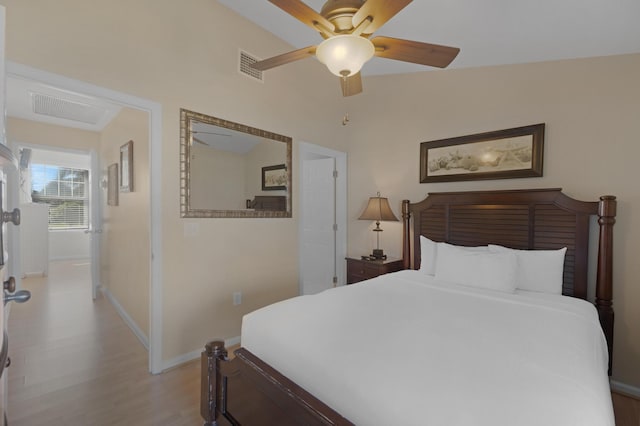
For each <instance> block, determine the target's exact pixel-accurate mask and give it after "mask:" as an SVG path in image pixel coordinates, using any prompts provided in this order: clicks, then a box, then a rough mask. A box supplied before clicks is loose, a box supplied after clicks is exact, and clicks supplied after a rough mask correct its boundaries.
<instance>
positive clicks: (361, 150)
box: [346, 51, 640, 386]
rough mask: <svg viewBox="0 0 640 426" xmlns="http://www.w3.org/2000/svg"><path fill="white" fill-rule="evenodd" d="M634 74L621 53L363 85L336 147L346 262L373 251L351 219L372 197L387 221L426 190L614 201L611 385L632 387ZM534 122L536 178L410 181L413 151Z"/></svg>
mask: <svg viewBox="0 0 640 426" xmlns="http://www.w3.org/2000/svg"><path fill="white" fill-rule="evenodd" d="M462 53H463V54H464V51H463V52H462ZM639 75H640V55H630V56H613V57H607V58H593V59H586V60H573V61H561V62H549V63H538V64H529V65H514V66H503V67H491V68H478V69H466V70H448V71H444V72H428V73H418V74H411V75H402V76H386V77H376V78H365V79H364V84H365V86H366V89H365V92H364V93H363V94H362V95H360V96H359V97H358V104H357V105H356V108H355V109H354V110H353V111H351V112H350V117H351V118H352V121H351V124H349V126H348V127H350V141H349V144H348V145H347V146H346V148H347V150H348V153H349V193H350V194H351V196H350V198H349V218H350V223H349V253H350V254H353V255H360V254H364V253H367V252H369V251H371V248H372V247H373V245H372V244H375V243H373V242H372V239H371V234H373V232H369V231H368V229H370V227H369V225H370V224H369V223H367V222H364V221H358V220H355V219H356V218H357V217H358V215H359V214H360V213H361V211H362V209H364V206H365V204H366V200H367V199H368V197H370V196H372V195H375V193H376V191H381V193H382V194H383V196H388V197H389V199H390V200H389V201H390V203H391V205H392V207H393V209H394V211H395V213H396V215H398V216H399V213H400V203H401V200H402V199H409V200H411V201H414V202H415V201H419V200H422V199H423V198H424V197H425V195H426V194H427V192H435V191H452V190H455V191H457V190H475V189H511V188H544V187H561V188H563V189H564V191H565V192H566V193H568V194H569V195H571V196H573V197H576V198H578V199H583V200H588V201H591V200H597V199H598V197H599V196H601V195H605V194H613V195H616V196H617V197H618V217H617V223H616V225H615V234H614V238H615V245H614V251H615V259H614V276H613V278H614V307H615V310H616V328H615V353H614V364H613V365H614V369H613V377H614V379H617V380H620V381H622V382H624V383H627V384H631V385H633V386H640V369H639V368H638V364H639V362H640V308H639V304H638V303H639V302H638V301H639V300H640V285H638V277H639V276H640V262H638V261H637V253H640V186H639V185H638V181H640V172H639V170H640V168H639V167H638V164H639V160H640V144H639V143H638V136H637V133H638V119H639V117H640V115H639V112H640V84H638V76H639ZM536 123H546V139H545V152H544V176H543V177H541V178H529V179H516V180H496V181H479V182H457V183H432V184H420V183H419V146H420V142H423V141H429V140H436V139H442V138H448V137H455V136H462V135H467V134H474V133H480V132H486V131H491V130H499V129H506V128H510V127H517V126H523V125H528V124H536ZM382 227H383V229H384V230H385V232H383V233H382V235H381V243H380V244H381V247H383V248H384V249H385V250H386V251H388V253H389V254H396V255H400V252H401V234H402V231H401V227H400V223H383V224H382Z"/></svg>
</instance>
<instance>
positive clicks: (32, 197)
mask: <svg viewBox="0 0 640 426" xmlns="http://www.w3.org/2000/svg"><path fill="white" fill-rule="evenodd" d="M25 123H28V122H25ZM25 127H29V125H28V124H27V125H26V126H25ZM48 138H51V139H53V135H51V134H49V135H48ZM10 142H11V144H12V145H13V146H14V150H15V151H16V152H17V153H18V158H19V170H18V173H19V179H18V180H19V188H18V192H19V206H20V210H21V216H22V222H23V224H24V225H25V226H22V227H20V228H19V229H18V231H19V234H20V256H19V257H20V260H21V274H20V276H21V277H23V278H28V277H33V276H47V275H48V272H49V262H51V261H53V262H56V261H70V260H71V261H73V262H72V263H73V264H74V265H78V266H84V267H86V268H87V269H89V270H90V271H91V272H93V271H98V270H99V261H100V256H99V252H98V251H97V250H98V247H99V246H98V244H94V243H97V242H96V241H94V240H95V239H96V238H98V237H99V232H100V227H101V222H100V219H99V218H100V198H99V195H100V193H99V191H98V190H97V188H98V186H97V185H94V184H93V183H94V181H95V180H97V179H99V175H100V174H99V171H98V168H97V165H94V164H93V163H94V161H93V160H94V158H95V156H96V153H95V151H80V150H70V149H64V148H59V147H56V146H40V145H34V144H25V143H21V142H17V141H10ZM90 281H91V294H92V296H93V299H95V298H96V289H97V287H98V284H99V277H98V275H97V274H93V273H92V274H91V280H90Z"/></svg>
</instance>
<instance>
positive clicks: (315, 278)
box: [301, 158, 337, 294]
mask: <svg viewBox="0 0 640 426" xmlns="http://www.w3.org/2000/svg"><path fill="white" fill-rule="evenodd" d="M334 171H335V159H334V158H322V159H315V160H305V161H304V166H303V170H302V173H303V179H304V181H303V182H304V185H303V188H302V191H303V194H302V216H303V218H304V221H303V229H302V241H303V245H302V250H301V256H302V259H301V262H302V270H303V273H302V274H301V279H302V294H315V293H319V292H321V291H323V290H326V289H328V288H331V287H333V286H334V284H336V283H337V265H336V259H335V252H336V229H335V227H334V225H335V224H336V200H335V197H336V196H335V193H336V191H335V177H334Z"/></svg>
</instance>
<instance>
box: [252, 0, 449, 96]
mask: <svg viewBox="0 0 640 426" xmlns="http://www.w3.org/2000/svg"><path fill="white" fill-rule="evenodd" d="M411 1H412V0H328V1H327V2H326V3H325V4H324V6H322V10H321V11H320V13H318V12H316V11H315V10H313V9H312V8H311V7H309V6H307V5H306V4H305V3H304V2H302V1H301V0H269V2H271V3H273V4H274V5H276V6H278V7H279V8H280V9H282V10H284V11H285V12H287V13H288V14H290V15H291V16H293V17H294V18H296V19H298V20H299V21H301V22H302V23H304V24H306V25H308V26H309V27H311V28H313V29H314V30H316V31H318V32H319V33H320V35H321V36H322V38H324V41H323V42H321V43H320V44H319V45H317V46H308V47H304V48H302V49H298V50H294V51H292V52H288V53H284V54H282V55H278V56H274V57H272V58H268V59H265V60H263V61H258V62H255V63H254V64H252V65H251V67H252V68H255V69H257V70H260V71H265V70H268V69H271V68H275V67H277V66H280V65H284V64H288V63H289V62H293V61H297V60H300V59H304V58H307V57H309V56H313V55H315V56H316V57H317V58H318V60H319V61H320V62H322V63H323V64H325V65H326V66H327V68H329V71H331V72H332V73H333V74H335V75H337V76H338V77H340V83H341V86H342V94H343V96H352V95H356V94H358V93H360V92H362V78H361V76H360V69H361V68H362V66H363V65H364V63H365V62H367V61H368V60H369V59H371V58H372V57H373V56H374V55H375V56H378V57H380V58H387V59H395V60H398V61H404V62H412V63H415V64H421V65H428V66H432V67H438V68H445V67H447V66H448V65H449V64H450V63H451V61H453V60H454V59H455V57H456V56H457V55H458V52H460V49H458V48H456V47H448V46H441V45H437V44H429V43H423V42H419V41H411V40H402V39H398V38H391V37H383V36H377V37H374V38H372V39H371V40H369V37H370V36H371V35H372V34H373V33H374V32H375V31H376V30H378V29H379V28H380V27H381V26H382V25H384V24H385V22H387V21H388V20H389V19H391V18H393V17H394V16H395V15H396V14H397V13H398V12H400V11H401V10H402V9H404V8H405V7H406V6H407V5H408V4H409V3H411Z"/></svg>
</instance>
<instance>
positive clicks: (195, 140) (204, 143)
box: [192, 136, 209, 146]
mask: <svg viewBox="0 0 640 426" xmlns="http://www.w3.org/2000/svg"><path fill="white" fill-rule="evenodd" d="M192 139H193V141H194V142H197V143H200V144H202V145H206V146H209V144H208V143H206V142H203V141H201V140H200V139H198V138H196V137H195V136H194V137H193V138H192Z"/></svg>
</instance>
